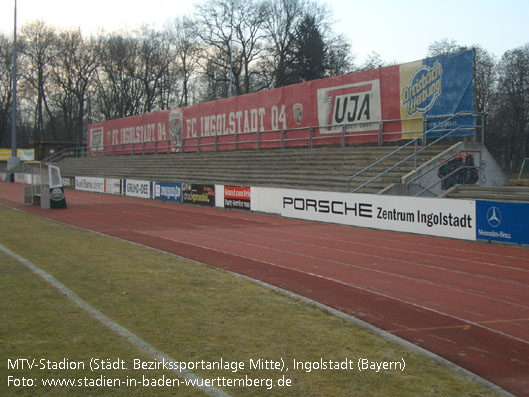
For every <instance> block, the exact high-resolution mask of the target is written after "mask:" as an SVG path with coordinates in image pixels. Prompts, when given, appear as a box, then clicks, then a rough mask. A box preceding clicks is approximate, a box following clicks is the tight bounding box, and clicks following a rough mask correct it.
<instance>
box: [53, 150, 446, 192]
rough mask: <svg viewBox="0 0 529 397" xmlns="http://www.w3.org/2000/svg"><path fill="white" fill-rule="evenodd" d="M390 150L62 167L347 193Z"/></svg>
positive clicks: (69, 171)
mask: <svg viewBox="0 0 529 397" xmlns="http://www.w3.org/2000/svg"><path fill="white" fill-rule="evenodd" d="M395 148H396V147H395V146H389V147H366V146H361V147H346V148H317V149H289V150H284V151H281V150H261V151H258V152H256V151H236V152H235V151H223V152H201V153H177V154H157V155H154V154H153V155H124V156H106V157H104V156H97V157H95V156H94V157H90V156H89V157H83V158H65V159H63V160H61V161H60V162H59V163H58V165H59V166H60V168H61V173H62V175H63V177H74V176H96V177H107V178H129V179H140V180H155V181H160V182H182V183H204V184H224V185H239V186H268V187H285V188H293V189H307V190H324V191H346V190H347V180H348V178H349V177H350V176H351V175H353V174H355V173H356V172H357V171H360V170H362V169H363V168H365V167H366V166H368V165H371V164H372V163H373V162H374V161H376V160H378V159H380V158H382V157H383V156H385V155H387V154H388V153H391V152H392V151H394V150H395ZM444 149H446V147H445V146H435V147H432V148H429V149H427V150H425V151H424V152H423V153H421V154H420V155H419V159H418V164H422V163H424V162H426V161H427V160H429V159H431V158H432V157H433V156H435V155H436V154H438V153H440V152H441V151H443V150H444ZM413 151H414V149H413V148H411V147H410V148H407V149H405V150H403V151H402V152H401V153H399V154H398V155H396V156H392V157H391V158H390V159H388V160H387V161H384V162H382V163H380V164H379V165H377V166H376V167H374V168H373V169H371V170H370V171H369V172H367V173H366V174H364V175H362V176H361V177H359V178H356V179H355V180H354V181H353V184H352V185H351V186H352V187H355V186H359V185H360V184H361V183H363V182H365V181H366V180H368V179H370V178H371V177H373V176H375V175H377V174H379V173H380V172H382V171H384V170H386V169H387V168H388V167H390V166H392V165H393V164H395V163H396V162H397V161H399V160H400V159H402V158H404V157H405V156H407V155H409V154H411V153H413ZM413 167H414V162H413V160H409V161H407V162H406V163H404V164H403V165H401V166H399V167H398V168H396V169H395V170H393V171H391V172H390V173H388V174H387V175H385V176H384V177H382V178H381V179H379V180H377V181H375V182H374V183H372V184H370V185H369V186H368V187H366V188H364V189H363V190H362V192H364V193H378V192H379V191H380V190H382V189H383V188H384V187H386V186H387V185H388V184H391V183H396V182H399V181H400V178H401V176H403V175H405V174H406V173H408V172H409V171H410V170H412V169H413Z"/></svg>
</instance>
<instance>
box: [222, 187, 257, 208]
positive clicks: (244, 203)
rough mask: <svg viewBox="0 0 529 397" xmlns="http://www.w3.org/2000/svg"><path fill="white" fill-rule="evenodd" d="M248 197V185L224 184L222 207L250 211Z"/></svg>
mask: <svg viewBox="0 0 529 397" xmlns="http://www.w3.org/2000/svg"><path fill="white" fill-rule="evenodd" d="M250 199H251V196H250V187H248V186H224V208H230V209H238V210H247V211H250V209H251V201H250Z"/></svg>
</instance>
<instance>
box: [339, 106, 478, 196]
mask: <svg viewBox="0 0 529 397" xmlns="http://www.w3.org/2000/svg"><path fill="white" fill-rule="evenodd" d="M470 115H473V114H472V113H467V112H464V113H455V114H453V115H451V116H450V117H448V118H447V119H445V120H443V121H441V122H440V123H439V124H438V125H436V126H434V127H432V128H430V129H429V130H427V131H426V132H424V133H423V134H422V135H420V136H418V137H416V138H415V139H413V140H411V141H409V142H408V143H406V144H404V145H402V146H400V147H399V148H398V149H396V150H394V151H393V152H391V153H389V154H387V155H385V156H383V157H382V158H380V159H378V160H377V161H375V162H374V163H372V164H370V165H368V166H367V167H365V168H364V169H362V170H360V171H358V172H357V173H356V174H354V175H353V176H351V177H349V179H348V180H347V191H351V181H352V180H353V179H354V178H356V177H358V176H360V175H362V174H364V173H365V172H367V171H369V170H370V169H371V168H373V167H374V166H376V165H378V164H380V163H381V162H383V161H385V160H387V159H388V158H390V157H392V156H394V155H395V154H397V153H400V152H401V151H402V150H404V149H405V148H407V147H408V146H410V145H412V144H414V145H415V151H414V153H413V154H411V155H409V156H407V157H406V158H405V159H403V160H401V161H399V162H397V163H396V164H395V165H393V166H392V167H390V168H388V169H386V170H385V171H383V172H382V173H380V174H378V175H376V176H374V177H373V178H371V179H369V180H368V181H367V182H364V183H363V184H361V185H360V186H358V187H356V188H355V189H354V190H352V192H353V193H354V192H357V191H358V190H360V189H362V188H364V187H366V186H367V185H369V184H371V183H372V182H374V181H375V180H377V179H378V178H380V177H382V176H384V175H386V174H387V173H388V172H390V171H392V170H393V169H395V168H396V167H398V166H399V165H401V164H402V163H404V162H406V161H408V160H409V159H411V158H412V157H415V168H416V167H417V155H418V154H420V153H422V152H423V151H424V150H426V149H427V148H429V147H430V146H432V145H434V144H436V143H438V142H440V141H441V140H443V139H445V138H447V137H448V136H450V135H452V134H453V133H454V132H456V131H459V130H461V129H467V128H473V127H471V126H458V127H456V128H454V129H452V130H449V131H448V132H447V133H445V134H443V135H442V136H441V137H439V138H438V139H436V140H435V141H433V142H432V143H430V144H428V145H425V146H423V147H422V148H421V149H419V150H417V144H418V142H419V141H420V140H424V139H425V138H427V137H428V135H429V134H431V133H432V132H434V131H435V130H436V129H438V128H439V127H440V126H441V125H443V124H445V123H447V122H449V121H450V120H452V119H454V118H456V117H462V116H470Z"/></svg>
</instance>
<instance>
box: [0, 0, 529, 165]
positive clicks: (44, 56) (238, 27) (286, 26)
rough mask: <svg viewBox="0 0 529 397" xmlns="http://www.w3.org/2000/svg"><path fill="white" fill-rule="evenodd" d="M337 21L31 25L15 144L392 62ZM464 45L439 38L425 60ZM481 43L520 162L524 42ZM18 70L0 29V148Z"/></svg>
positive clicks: (259, 9) (285, 12)
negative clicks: (363, 46) (497, 53)
mask: <svg viewBox="0 0 529 397" xmlns="http://www.w3.org/2000/svg"><path fill="white" fill-rule="evenodd" d="M332 26H333V20H332V13H331V11H330V10H329V9H328V8H326V7H325V6H322V5H319V4H318V3H317V2H315V1H312V0H244V1H243V0H207V1H206V2H203V3H201V4H199V5H197V6H196V7H195V12H194V14H193V15H190V16H184V17H178V18H175V19H173V20H172V22H171V23H168V24H166V25H165V26H164V27H163V28H162V29H154V28H151V27H142V28H139V29H137V30H135V31H127V32H111V33H105V32H100V33H97V34H95V35H91V36H89V37H86V36H84V35H83V34H82V33H81V31H80V30H61V29H58V28H56V27H53V26H49V25H47V24H46V23H44V22H43V21H34V22H32V23H29V24H27V25H25V26H23V27H22V28H21V29H20V30H19V35H18V40H17V47H18V62H17V63H18V74H17V85H18V95H17V105H18V108H19V112H18V120H17V129H18V137H17V140H18V144H19V146H25V147H27V146H29V142H30V141H32V140H67V141H73V142H78V143H79V144H81V145H82V144H83V143H84V139H85V131H86V126H87V124H89V123H93V122H99V121H102V120H109V119H115V118H119V117H126V116H131V115H135V114H142V113H147V112H151V111H155V110H164V109H170V108H175V107H183V106H188V105H191V104H195V103H199V102H203V101H208V100H215V99H221V98H226V97H229V96H232V95H233V96H234V95H242V94H246V93H251V92H258V91H261V90H266V89H271V88H276V87H281V86H285V85H289V84H294V83H299V82H303V81H309V80H313V79H318V78H323V77H329V76H337V75H341V74H345V73H350V72H355V71H359V70H364V69H370V68H376V67H380V66H386V65H388V63H387V62H384V61H383V60H382V59H381V57H380V56H379V55H378V54H377V53H376V52H373V53H372V54H371V55H370V56H369V57H368V59H367V60H366V61H365V62H364V63H363V64H361V65H357V64H356V63H355V58H354V56H353V49H352V48H351V45H350V44H349V43H348V42H347V40H346V39H345V37H344V36H343V35H341V34H339V33H337V32H335V31H334V30H333V28H332ZM468 48H470V47H465V46H461V45H459V44H458V43H456V42H454V41H453V40H447V39H443V40H440V41H438V42H435V43H432V45H431V46H430V48H429V49H428V53H427V54H425V56H435V55H442V54H446V53H452V52H457V51H460V50H463V49H468ZM474 49H475V58H476V77H475V86H476V95H475V99H476V110H477V111H480V112H485V113H486V114H487V138H486V139H487V142H489V143H490V144H491V145H492V147H490V146H491V145H489V149H491V150H492V151H493V152H494V153H495V154H496V156H497V158H499V159H501V161H502V164H503V165H504V166H506V167H509V168H513V169H517V168H518V167H519V166H520V164H521V161H522V159H523V158H524V157H527V156H529V139H528V135H529V132H528V131H529V128H528V110H527V108H528V105H529V96H528V92H529V90H528V89H527V88H528V79H529V77H528V76H529V73H528V69H529V44H528V45H525V46H523V47H520V48H516V49H513V50H510V51H507V52H506V53H505V54H504V55H503V56H502V57H501V59H496V58H494V57H493V56H492V55H491V54H490V53H489V52H488V51H486V50H485V49H482V48H480V47H475V48H474ZM410 61H411V60H410ZM12 65H13V42H12V38H10V37H8V36H6V35H1V34H0V147H10V144H11V143H10V142H11V106H12V101H13V86H12V76H13V75H12Z"/></svg>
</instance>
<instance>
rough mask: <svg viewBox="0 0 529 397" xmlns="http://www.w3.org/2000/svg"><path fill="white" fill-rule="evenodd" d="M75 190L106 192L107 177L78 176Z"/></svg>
mask: <svg viewBox="0 0 529 397" xmlns="http://www.w3.org/2000/svg"><path fill="white" fill-rule="evenodd" d="M75 190H83V191H85V192H96V193H105V178H97V177H93V176H76V177H75Z"/></svg>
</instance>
